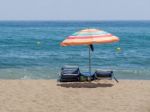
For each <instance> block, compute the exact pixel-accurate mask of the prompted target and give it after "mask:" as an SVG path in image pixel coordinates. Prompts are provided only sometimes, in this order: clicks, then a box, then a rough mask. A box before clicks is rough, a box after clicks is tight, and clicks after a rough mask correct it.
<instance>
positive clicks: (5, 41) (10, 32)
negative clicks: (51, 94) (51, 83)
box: [0, 21, 150, 79]
mask: <svg viewBox="0 0 150 112" xmlns="http://www.w3.org/2000/svg"><path fill="white" fill-rule="evenodd" d="M84 28H98V29H102V30H105V31H107V32H110V33H112V34H114V35H116V36H118V37H120V42H117V43H111V44H97V45H94V47H95V51H94V52H93V53H92V71H93V72H94V70H95V69H97V68H100V69H112V70H114V73H115V75H116V77H118V78H120V79H150V21H95V22H86V21H85V22H83V21H62V22H61V21H0V79H56V78H57V77H58V75H57V73H58V72H59V71H60V68H61V67H62V66H63V65H78V66H79V67H80V69H81V71H82V72H83V71H88V47H87V46H72V47H61V46H60V45H59V44H60V42H61V41H63V40H64V39H65V38H66V37H67V36H69V35H71V34H72V33H74V32H76V31H78V30H81V29H84ZM118 47H119V48H121V51H117V50H116V48H118Z"/></svg>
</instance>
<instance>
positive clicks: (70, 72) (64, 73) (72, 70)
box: [58, 66, 80, 82]
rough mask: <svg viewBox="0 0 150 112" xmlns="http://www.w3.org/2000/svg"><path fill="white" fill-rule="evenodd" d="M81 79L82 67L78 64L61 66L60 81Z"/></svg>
mask: <svg viewBox="0 0 150 112" xmlns="http://www.w3.org/2000/svg"><path fill="white" fill-rule="evenodd" d="M79 80H80V69H79V67H78V66H64V67H62V68H61V72H60V74H59V79H58V81H60V82H76V81H79Z"/></svg>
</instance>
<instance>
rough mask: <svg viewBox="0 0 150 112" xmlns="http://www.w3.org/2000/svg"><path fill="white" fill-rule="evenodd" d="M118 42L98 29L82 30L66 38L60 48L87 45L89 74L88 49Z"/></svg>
mask: <svg viewBox="0 0 150 112" xmlns="http://www.w3.org/2000/svg"><path fill="white" fill-rule="evenodd" d="M117 41H119V38H118V37H116V36H114V35H112V34H110V33H108V32H105V31H103V30H98V29H84V30H81V31H79V32H75V33H74V34H72V35H71V36H69V37H67V39H65V40H64V41H63V42H61V46H74V45H88V46H89V73H90V74H91V53H90V49H91V50H92V51H93V49H94V48H93V45H92V44H103V43H112V42H117Z"/></svg>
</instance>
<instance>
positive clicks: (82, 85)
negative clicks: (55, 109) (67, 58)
mask: <svg viewBox="0 0 150 112" xmlns="http://www.w3.org/2000/svg"><path fill="white" fill-rule="evenodd" d="M57 86H61V87H66V88H70V87H72V88H98V87H112V86H114V85H113V84H111V83H93V82H69V83H59V84H57Z"/></svg>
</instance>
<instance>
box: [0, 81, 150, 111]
mask: <svg viewBox="0 0 150 112" xmlns="http://www.w3.org/2000/svg"><path fill="white" fill-rule="evenodd" d="M0 112H150V81H142V80H140V81H134V80H132V81H129V80H121V81H120V82H119V83H116V82H113V81H104V80H103V81H98V82H92V83H70V84H63V85H61V86H60V85H57V82H56V81H55V80H0Z"/></svg>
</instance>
